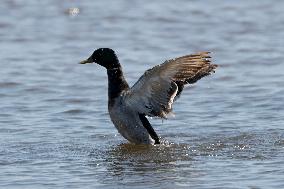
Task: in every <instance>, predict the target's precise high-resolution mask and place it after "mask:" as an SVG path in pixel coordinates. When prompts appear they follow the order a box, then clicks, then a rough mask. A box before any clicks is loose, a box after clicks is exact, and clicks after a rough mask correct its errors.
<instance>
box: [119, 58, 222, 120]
mask: <svg viewBox="0 0 284 189" xmlns="http://www.w3.org/2000/svg"><path fill="white" fill-rule="evenodd" d="M208 54H209V52H200V53H197V54H192V55H186V56H182V57H179V58H176V59H172V60H167V61H165V62H164V63H163V64H160V65H158V66H155V67H153V68H152V69H149V70H147V71H146V72H145V73H144V74H143V75H142V76H141V77H140V78H139V80H138V81H137V82H136V83H135V84H134V85H133V87H132V88H131V89H130V90H129V91H128V92H127V94H126V95H125V102H126V103H127V105H129V106H130V107H133V108H135V109H136V110H137V111H138V112H139V113H141V114H145V115H148V116H152V117H155V116H158V117H162V118H166V117H167V115H168V114H169V113H170V112H171V110H172V104H173V102H174V100H175V98H176V96H177V95H179V94H180V92H181V91H182V89H183V86H184V85H185V84H192V83H195V82H196V81H198V80H199V79H201V78H202V77H204V76H207V75H210V74H211V73H212V72H214V69H215V68H216V67H217V65H214V64H211V63H210V58H211V57H210V56H209V55H208Z"/></svg>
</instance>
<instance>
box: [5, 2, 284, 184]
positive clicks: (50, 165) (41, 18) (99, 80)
mask: <svg viewBox="0 0 284 189" xmlns="http://www.w3.org/2000/svg"><path fill="white" fill-rule="evenodd" d="M73 7H75V8H79V10H80V13H79V14H77V15H73V16H72V15H71V14H70V11H69V10H70V8H73ZM283 8H284V3H283V2H280V1H276V0H275V1H264V0H260V1H238V2H237V3H234V2H228V1H223V0H221V1H186V0H182V1H178V2H172V1H162V0H159V1H153V2H152V1H135V2H134V1H130V0H119V1H115V2H114V1H56V0H49V1H32V0H29V1H21V0H13V1H10V0H3V1H2V2H1V5H0V41H1V50H0V60H1V63H0V65H1V68H0V188H133V187H135V188H189V187H191V188H266V189H267V188H284V181H283V178H284V129H283V126H284V120H283V117H284V95H283V94H284V84H283V81H284V74H283V69H284V63H283V60H284V50H283V49H284V40H283V39H284V33H283V31H284V21H283V20H284V12H283ZM99 47H110V48H113V49H114V50H115V51H116V52H117V54H118V56H119V59H120V62H121V63H122V65H123V68H124V71H125V75H126V78H127V80H128V81H129V83H130V84H131V85H132V84H134V83H135V81H136V80H137V79H138V78H139V76H140V75H141V74H143V72H144V70H146V69H148V68H151V67H153V66H154V65H156V64H160V63H162V62H163V61H165V60H166V59H169V58H174V57H177V56H181V55H185V54H189V53H193V52H198V51H202V50H205V51H211V52H212V57H213V61H214V63H216V64H218V65H219V67H218V69H217V71H216V74H214V75H212V76H210V77H207V78H204V79H202V80H201V81H199V82H198V83H197V84H196V85H194V86H191V87H188V88H186V89H185V90H184V92H183V95H182V97H181V98H180V99H179V100H178V101H177V102H176V104H175V106H174V112H175V114H176V115H175V117H173V118H171V119H169V120H163V121H161V120H159V119H151V120H150V121H151V123H152V125H153V126H154V128H155V129H156V131H157V132H158V134H159V135H160V136H161V137H162V138H163V140H165V144H164V145H160V146H143V145H142V146H140V145H131V144H128V143H127V141H126V140H125V139H123V138H122V137H121V136H120V135H119V134H118V133H117V131H116V130H115V128H114V126H113V125H112V123H111V122H110V119H109V116H108V112H107V86H106V84H107V80H106V73H105V71H104V69H103V68H101V67H99V66H97V65H94V64H89V65H79V64H77V63H78V62H79V61H80V60H82V59H84V58H87V57H88V56H89V55H90V54H91V53H92V51H93V50H94V49H96V48H99Z"/></svg>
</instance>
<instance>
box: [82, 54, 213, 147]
mask: <svg viewBox="0 0 284 189" xmlns="http://www.w3.org/2000/svg"><path fill="white" fill-rule="evenodd" d="M210 58H211V57H210V56H209V52H199V53H196V54H190V55H185V56H182V57H178V58H175V59H171V60H166V61H165V62H164V63H162V64H160V65H157V66H155V67H153V68H151V69H148V70H147V71H146V72H145V73H144V74H143V75H142V76H141V77H140V78H139V79H138V81H137V82H136V83H135V84H134V85H133V86H132V87H131V88H130V87H129V85H128V83H127V81H126V80H125V78H124V75H123V71H122V67H121V64H120V63H119V60H118V58H117V56H116V54H115V52H114V51H113V50H112V49H110V48H99V49H96V50H95V51H94V52H93V54H92V55H91V56H90V57H89V58H88V59H86V60H83V61H81V62H80V64H87V63H97V64H99V65H101V66H103V67H105V68H106V70H107V75H108V111H109V115H110V118H111V121H112V122H113V124H114V126H115V127H116V128H117V130H118V132H119V133H120V134H121V135H122V136H123V137H124V138H125V139H127V140H128V141H129V142H131V143H134V144H160V138H159V137H158V135H157V133H156V132H155V130H154V129H153V127H152V126H151V124H150V122H149V121H148V119H147V117H146V116H148V117H160V118H162V119H166V118H167V117H168V115H169V114H171V112H172V104H173V103H174V102H175V100H176V99H177V98H178V97H179V96H180V94H181V92H182V91H183V89H184V86H185V85H187V84H193V83H195V82H197V81H198V80H199V79H201V78H203V77H204V76H207V75H210V74H211V73H213V72H215V69H216V67H217V65H215V64H212V63H211V61H210Z"/></svg>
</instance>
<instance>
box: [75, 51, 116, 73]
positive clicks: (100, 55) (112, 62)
mask: <svg viewBox="0 0 284 189" xmlns="http://www.w3.org/2000/svg"><path fill="white" fill-rule="evenodd" d="M93 62H95V63H97V64H99V65H101V66H103V67H105V68H106V69H112V68H118V67H119V62H118V59H117V56H116V54H115V52H114V51H113V50H112V49H109V48H99V49H97V50H95V51H94V52H93V54H92V55H91V56H90V57H89V58H88V59H86V60H83V61H81V62H80V64H87V63H93Z"/></svg>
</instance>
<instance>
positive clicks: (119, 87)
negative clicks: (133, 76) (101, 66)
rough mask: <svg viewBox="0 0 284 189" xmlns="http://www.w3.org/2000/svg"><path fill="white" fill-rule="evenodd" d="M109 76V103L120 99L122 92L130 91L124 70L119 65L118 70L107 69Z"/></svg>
mask: <svg viewBox="0 0 284 189" xmlns="http://www.w3.org/2000/svg"><path fill="white" fill-rule="evenodd" d="M107 75H108V98H109V101H111V100H113V99H115V98H116V97H118V96H119V95H120V94H121V92H122V91H124V90H127V89H129V86H128V83H127V82H126V80H125V78H124V76H123V72H122V68H121V66H120V65H119V66H118V67H117V68H113V69H107Z"/></svg>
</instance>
